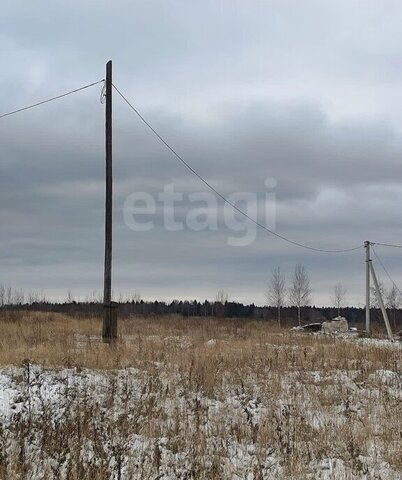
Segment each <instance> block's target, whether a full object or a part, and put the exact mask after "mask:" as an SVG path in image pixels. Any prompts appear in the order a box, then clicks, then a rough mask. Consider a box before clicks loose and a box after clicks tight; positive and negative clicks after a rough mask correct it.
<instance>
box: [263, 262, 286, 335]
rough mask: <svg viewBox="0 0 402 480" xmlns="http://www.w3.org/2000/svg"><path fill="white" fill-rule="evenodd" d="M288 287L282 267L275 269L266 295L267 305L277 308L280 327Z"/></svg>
mask: <svg viewBox="0 0 402 480" xmlns="http://www.w3.org/2000/svg"><path fill="white" fill-rule="evenodd" d="M285 296H286V285H285V275H283V273H282V272H281V268H280V267H276V268H274V270H273V272H272V276H271V280H270V282H269V285H268V291H267V293H266V299H267V304H268V305H272V306H274V307H276V309H277V315H278V325H279V326H281V308H282V307H283V306H284V304H285Z"/></svg>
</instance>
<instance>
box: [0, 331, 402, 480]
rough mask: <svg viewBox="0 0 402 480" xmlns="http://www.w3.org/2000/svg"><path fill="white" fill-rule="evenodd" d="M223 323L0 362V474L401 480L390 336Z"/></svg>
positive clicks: (85, 340) (75, 344)
mask: <svg viewBox="0 0 402 480" xmlns="http://www.w3.org/2000/svg"><path fill="white" fill-rule="evenodd" d="M236 328H237V327H236ZM253 328H254V327H253ZM255 328H259V327H258V325H257V327H255ZM226 329H227V327H226V326H225V330H224V334H222V332H220V334H219V335H217V336H216V337H215V336H210V337H206V338H205V337H203V338H202V335H201V333H200V332H201V330H200V331H199V332H198V333H197V334H195V333H194V335H192V334H191V331H190V332H187V334H186V335H185V334H183V335H180V334H177V335H173V334H167V335H158V334H156V333H155V332H152V334H149V335H148V336H147V335H146V332H141V335H140V334H135V333H132V334H131V335H126V336H125V337H124V339H123V341H122V343H121V344H120V347H119V348H116V349H115V350H112V349H111V350H110V351H109V350H107V349H106V350H105V346H104V345H100V343H99V338H98V337H96V336H85V335H75V336H73V337H72V338H71V339H69V340H68V342H67V345H68V348H69V349H71V350H70V354H71V352H75V355H76V357H77V365H76V366H74V367H71V368H65V367H62V366H59V367H55V366H52V367H50V366H48V367H44V366H43V365H40V364H39V362H29V361H25V362H23V363H19V364H18V365H4V366H2V367H0V478H1V479H7V480H8V479H10V480H14V479H24V480H25V479H35V480H36V479H38V480H40V479H80V480H81V479H86V478H88V479H91V480H97V479H165V480H168V479H169V480H174V479H182V480H189V479H204V478H205V479H236V480H241V479H245V480H251V479H253V480H260V479H311V480H315V479H322V480H332V479H340V480H341V479H342V480H343V479H378V480H380V479H381V480H394V479H395V480H401V479H402V471H401V468H402V408H401V407H402V375H401V352H402V350H401V344H398V343H393V344H391V343H390V342H387V341H386V340H384V341H382V340H368V339H358V338H350V337H348V338H327V337H323V336H319V335H309V336H303V335H299V334H294V333H292V334H287V333H275V332H274V333H272V334H270V333H269V332H268V333H264V332H265V330H261V332H262V333H261V334H260V335H254V333H250V332H249V333H247V332H245V331H243V330H241V329H236V330H234V331H233V332H234V333H233V332H232V333H231V334H230V335H229V334H228V335H227V336H225V335H226ZM203 331H204V330H202V332H203ZM250 331H251V330H250ZM218 333H219V332H218ZM232 334H233V335H232ZM43 342H44V340H43V338H42V337H40V339H39V340H38V345H40V348H43ZM35 348H36V347H35ZM38 348H39V347H38ZM86 349H87V350H91V357H90V358H91V361H94V360H93V359H94V358H96V356H95V354H96V355H111V356H113V358H114V362H115V363H116V365H117V366H116V368H110V367H108V368H105V367H104V366H103V368H85V367H84V366H82V365H79V364H78V363H79V362H78V359H79V358H81V357H79V355H80V354H82V353H83V352H85V350H86ZM54 355H56V353H55V354H54ZM123 357H124V359H123ZM57 358H58V357H57ZM69 358H70V357H69ZM82 358H85V357H82ZM122 359H123V360H124V361H123V360H122ZM101 360H102V359H99V360H98V361H99V364H101V363H102V361H101ZM69 364H71V358H70V359H69ZM122 364H131V366H130V365H126V366H122ZM133 365H135V368H134V366H133Z"/></svg>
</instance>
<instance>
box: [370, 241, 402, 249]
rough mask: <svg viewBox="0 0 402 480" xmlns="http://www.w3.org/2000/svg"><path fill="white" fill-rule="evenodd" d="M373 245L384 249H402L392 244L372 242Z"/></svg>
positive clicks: (401, 246)
mask: <svg viewBox="0 0 402 480" xmlns="http://www.w3.org/2000/svg"><path fill="white" fill-rule="evenodd" d="M370 244H371V245H381V246H382V247H392V248H402V245H394V244H392V243H378V242H370Z"/></svg>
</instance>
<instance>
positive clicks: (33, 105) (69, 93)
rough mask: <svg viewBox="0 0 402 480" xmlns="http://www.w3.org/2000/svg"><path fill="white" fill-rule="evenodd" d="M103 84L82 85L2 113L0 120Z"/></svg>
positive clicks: (100, 81) (99, 81)
mask: <svg viewBox="0 0 402 480" xmlns="http://www.w3.org/2000/svg"><path fill="white" fill-rule="evenodd" d="M102 82H104V80H98V81H97V82H93V83H89V84H88V85H84V86H83V87H79V88H76V89H75V90H71V91H70V92H66V93H62V94H61V95H57V96H56V97H51V98H48V99H46V100H42V101H41V102H38V103H33V104H32V105H28V106H26V107H22V108H19V109H18V110H13V111H12V112H7V113H3V114H2V115H0V118H4V117H8V116H10V115H14V114H15V113H20V112H24V111H25V110H29V109H31V108H35V107H39V105H43V104H45V103H49V102H53V100H58V99H59V98H63V97H67V95H72V94H73V93H77V92H80V91H81V90H85V89H86V88H90V87H93V86H94V85H98V84H99V83H102Z"/></svg>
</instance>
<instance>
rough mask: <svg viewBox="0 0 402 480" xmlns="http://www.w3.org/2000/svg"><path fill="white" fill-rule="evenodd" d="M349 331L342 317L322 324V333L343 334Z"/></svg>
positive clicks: (346, 322)
mask: <svg viewBox="0 0 402 480" xmlns="http://www.w3.org/2000/svg"><path fill="white" fill-rule="evenodd" d="M348 330H349V325H348V321H347V320H346V318H344V317H336V318H334V319H333V320H331V321H329V322H323V324H322V327H321V331H322V333H345V332H347V331H348Z"/></svg>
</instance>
